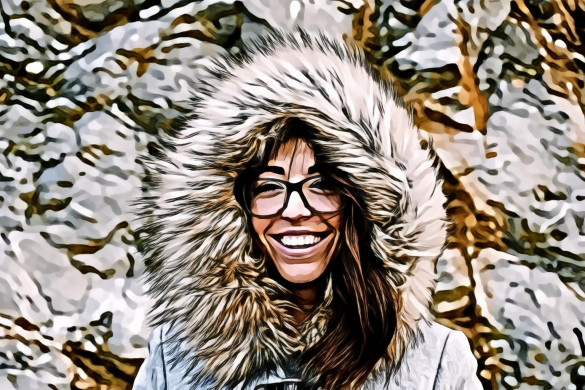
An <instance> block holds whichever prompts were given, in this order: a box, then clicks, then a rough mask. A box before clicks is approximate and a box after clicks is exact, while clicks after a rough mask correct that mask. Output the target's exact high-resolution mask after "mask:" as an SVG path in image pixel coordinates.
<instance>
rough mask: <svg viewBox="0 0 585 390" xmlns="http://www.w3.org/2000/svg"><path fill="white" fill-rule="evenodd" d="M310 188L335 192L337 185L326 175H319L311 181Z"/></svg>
mask: <svg viewBox="0 0 585 390" xmlns="http://www.w3.org/2000/svg"><path fill="white" fill-rule="evenodd" d="M309 188H310V189H312V190H317V191H320V192H333V191H334V190H335V187H334V185H333V183H332V182H331V180H328V179H326V178H324V177H319V178H317V179H315V180H314V181H311V183H310V184H309Z"/></svg>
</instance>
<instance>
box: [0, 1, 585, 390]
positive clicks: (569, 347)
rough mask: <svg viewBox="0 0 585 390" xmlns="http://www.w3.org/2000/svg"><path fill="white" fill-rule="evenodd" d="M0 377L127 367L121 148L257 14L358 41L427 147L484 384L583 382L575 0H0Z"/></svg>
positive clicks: (441, 310)
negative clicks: (438, 174) (437, 173)
mask: <svg viewBox="0 0 585 390" xmlns="http://www.w3.org/2000/svg"><path fill="white" fill-rule="evenodd" d="M0 4H1V8H0V15H1V16H2V22H0V151H1V152H2V153H0V237H1V240H0V267H1V269H2V273H0V335H1V338H0V388H12V387H14V388H20V389H36V388H46V385H47V384H50V385H52V388H79V389H81V388H85V389H87V388H102V387H100V386H102V385H105V386H106V387H107V388H112V389H123V388H129V387H130V383H131V382H132V378H133V377H134V375H135V374H136V371H137V369H138V367H139V365H140V363H141V358H142V357H143V356H144V355H145V354H146V349H145V345H146V340H145V338H146V337H147V335H148V331H147V329H146V328H145V326H144V315H145V312H146V311H147V309H148V308H147V306H148V302H147V300H146V299H145V298H144V294H143V293H144V291H143V287H142V283H141V282H140V280H139V275H140V274H141V273H142V270H143V269H142V264H141V261H140V257H139V255H138V254H137V251H136V249H135V242H134V231H135V230H136V228H137V226H135V225H134V222H132V220H133V216H132V212H131V207H130V201H131V200H132V199H134V198H135V197H136V196H137V195H138V194H139V192H140V188H141V179H142V177H143V174H144V170H143V168H142V166H141V165H140V164H139V163H138V162H137V157H138V156H139V155H140V154H142V153H148V148H149V145H150V144H151V143H155V142H157V136H158V134H160V132H164V131H167V130H168V126H169V123H170V121H171V120H172V119H173V118H174V117H176V116H177V115H180V114H181V112H183V111H184V109H185V107H184V106H183V105H182V103H181V101H182V100H183V99H185V98H186V97H187V96H188V89H189V87H188V85H189V83H190V82H191V80H193V79H194V78H195V76H196V75H197V72H198V66H199V65H198V64H200V62H201V61H205V60H206V58H208V57H210V56H213V55H216V54H217V53H220V52H222V51H225V50H229V51H232V52H237V51H239V50H242V48H243V46H242V43H243V42H245V41H246V40H248V39H250V38H251V37H253V36H256V35H257V34H261V33H262V32H263V31H265V30H269V29H271V28H272V27H276V26H278V27H280V28H284V29H290V28H293V27H294V26H295V25H301V26H303V27H304V28H307V29H317V28H322V29H326V30H327V31H328V32H330V33H332V34H336V35H338V36H345V37H346V39H353V40H355V41H357V42H358V44H360V45H361V46H362V47H363V48H364V49H365V50H366V52H367V54H368V57H369V59H370V60H371V62H372V63H373V64H374V65H375V66H376V67H377V68H378V69H379V70H380V71H381V73H382V74H383V75H384V76H385V77H387V78H389V79H391V80H393V81H394V83H395V85H396V86H397V88H398V89H399V90H400V92H401V93H402V94H403V95H404V97H405V99H406V100H407V102H409V104H410V105H411V106H412V108H413V110H414V113H415V118H416V121H417V123H418V125H419V126H420V127H421V128H423V129H424V130H426V132H427V133H428V134H430V136H432V138H433V139H434V143H435V146H436V147H437V149H438V153H439V155H440V157H441V159H442V161H443V171H444V176H445V179H446V183H445V188H444V189H445V191H446V193H447V194H449V200H450V201H449V210H450V215H451V217H452V219H453V221H454V227H453V236H452V239H451V241H450V244H449V248H448V250H447V251H446V252H445V254H444V256H443V257H442V258H441V259H440V260H439V263H438V271H439V273H440V275H441V279H440V282H439V286H438V293H437V295H436V302H435V311H436V314H437V316H438V318H439V319H440V321H441V322H443V323H446V324H448V325H449V326H451V327H455V328H457V329H461V330H463V331H464V332H465V333H466V334H467V335H468V337H469V339H470V343H471V345H472V347H473V348H474V351H475V354H476V356H477V357H478V358H479V362H480V369H479V374H480V376H481V378H482V381H483V383H484V385H485V388H506V389H515V388H522V389H524V388H544V389H561V388H566V389H579V388H582V387H583V385H584V383H585V357H584V355H585V341H584V336H583V332H585V302H584V301H585V292H584V291H585V282H584V280H585V278H584V276H585V272H584V264H585V263H584V257H585V256H584V254H585V238H584V235H585V230H584V229H585V228H584V227H583V221H584V220H585V206H584V205H585V203H584V202H583V200H584V199H585V173H584V167H585V165H584V164H585V117H584V114H583V112H584V110H583V109H584V107H585V97H584V96H583V92H584V81H583V80H585V77H584V72H585V69H584V66H585V57H584V53H585V50H584V45H583V39H585V28H584V27H585V26H584V24H583V20H585V3H584V2H583V1H579V0H577V1H568V2H562V1H556V0H544V1H538V2H537V1H531V0H515V1H506V0H501V1H498V0H496V1H491V2H484V1H474V0H470V1H465V0H461V1H454V0H431V1H407V0H402V1H368V2H366V3H362V2H360V1H335V2H334V1H332V2H329V1H328V2H313V1H298V0H293V1H283V2H279V3H278V5H276V4H274V3H272V4H270V7H268V4H267V3H266V4H265V2H263V1H261V0H253V1H246V2H239V1H235V2H234V1H224V2H218V1H205V2H197V3H194V2H186V1H178V0H177V1H173V0H169V1H160V0H132V1H131V0H122V1H113V0H101V1H85V0H49V1H46V2H45V1H40V0H31V1H19V0H0Z"/></svg>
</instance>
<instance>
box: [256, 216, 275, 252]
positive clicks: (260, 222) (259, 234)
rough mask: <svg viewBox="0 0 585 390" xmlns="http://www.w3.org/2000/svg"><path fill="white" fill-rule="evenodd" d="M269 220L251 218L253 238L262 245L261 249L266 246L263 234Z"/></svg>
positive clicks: (268, 224)
mask: <svg viewBox="0 0 585 390" xmlns="http://www.w3.org/2000/svg"><path fill="white" fill-rule="evenodd" d="M270 222H271V220H269V219H264V218H262V219H261V218H252V228H253V230H254V236H255V237H254V238H255V240H256V241H259V242H260V243H261V244H262V247H264V246H266V236H265V233H266V231H267V230H268V227H269V226H270Z"/></svg>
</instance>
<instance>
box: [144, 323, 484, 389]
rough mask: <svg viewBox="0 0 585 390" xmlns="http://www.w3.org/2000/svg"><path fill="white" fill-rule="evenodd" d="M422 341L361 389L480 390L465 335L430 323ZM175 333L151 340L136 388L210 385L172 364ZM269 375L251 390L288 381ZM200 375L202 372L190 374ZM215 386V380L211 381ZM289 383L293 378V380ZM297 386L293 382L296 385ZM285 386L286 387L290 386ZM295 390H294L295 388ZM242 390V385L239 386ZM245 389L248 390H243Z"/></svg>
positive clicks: (161, 332) (162, 332) (156, 334)
mask: <svg viewBox="0 0 585 390" xmlns="http://www.w3.org/2000/svg"><path fill="white" fill-rule="evenodd" d="M420 328H421V333H422V337H421V338H420V340H419V342H418V343H417V344H416V345H413V344H412V345H409V347H408V348H407V349H406V353H405V354H404V357H403V359H402V362H401V364H400V367H399V369H398V370H397V371H396V372H395V373H394V374H393V375H392V376H391V377H390V378H389V380H387V381H386V380H385V379H386V378H383V377H379V378H376V377H374V376H372V377H371V378H370V379H369V380H368V381H367V382H366V383H365V384H364V385H363V387H362V389H363V390H370V389H371V390H381V389H388V390H390V389H404V390H456V389H461V390H480V389H481V388H482V386H481V384H480V382H479V380H478V379H477V376H476V370H477V362H476V360H475V357H474V356H473V354H472V353H471V350H470V349H469V343H468V341H467V338H466V337H465V335H464V334H463V333H461V332H459V331H454V330H451V329H448V328H447V327H445V326H443V325H440V324H437V323H430V324H427V323H426V322H424V323H422V324H421V326H420ZM170 333H172V331H171V330H170V329H169V327H168V326H162V327H159V328H157V329H155V330H154V331H153V332H152V334H151V336H150V343H149V347H148V348H149V351H150V354H149V356H148V358H147V359H146V360H145V361H144V364H143V365H142V366H141V367H140V371H139V372H138V376H137V377H136V381H135V382H134V388H133V389H134V390H186V389H189V390H195V389H197V390H199V389H201V390H202V389H208V388H212V387H207V386H205V385H202V386H196V387H190V384H189V383H190V379H191V378H189V374H188V369H187V367H185V361H183V362H181V361H179V362H177V363H176V364H173V362H172V359H173V354H171V353H170V352H171V351H169V348H172V347H171V346H170V345H167V344H166V343H165V340H166V338H167V337H168V335H169V334H170ZM279 371H280V372H278V373H277V374H272V375H268V374H267V375H266V376H265V377H264V378H260V379H258V380H256V381H254V382H253V383H251V384H250V385H249V386H246V389H256V388H258V389H259V388H261V385H262V384H269V383H278V382H282V381H283V380H284V379H286V375H285V373H284V372H282V370H279ZM191 375H197V372H194V373H191ZM209 379H210V383H211V382H212V381H213V378H209ZM289 379H290V378H289ZM292 383H294V382H292ZM285 388H286V387H285ZM293 388H294V387H290V389H293ZM238 389H242V387H238ZM242 390H243V389H242Z"/></svg>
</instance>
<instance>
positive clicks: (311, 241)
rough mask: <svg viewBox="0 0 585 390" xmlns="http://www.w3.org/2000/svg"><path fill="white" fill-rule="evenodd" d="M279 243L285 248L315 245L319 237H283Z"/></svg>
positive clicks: (319, 239)
mask: <svg viewBox="0 0 585 390" xmlns="http://www.w3.org/2000/svg"><path fill="white" fill-rule="evenodd" d="M281 241H282V243H283V244H284V245H286V246H304V245H315V244H316V243H318V242H319V241H321V237H319V236H313V235H305V236H283V237H282V239H281Z"/></svg>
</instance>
